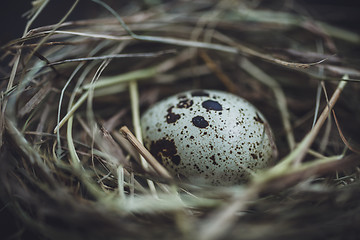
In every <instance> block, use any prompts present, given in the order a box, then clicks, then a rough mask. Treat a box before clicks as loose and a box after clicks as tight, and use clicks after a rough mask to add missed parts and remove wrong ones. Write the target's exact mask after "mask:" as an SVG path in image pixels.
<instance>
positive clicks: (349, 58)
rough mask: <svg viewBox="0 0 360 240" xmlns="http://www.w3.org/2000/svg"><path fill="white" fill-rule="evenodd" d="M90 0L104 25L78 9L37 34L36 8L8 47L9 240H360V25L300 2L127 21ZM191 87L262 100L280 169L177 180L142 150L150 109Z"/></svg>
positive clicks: (219, 6)
mask: <svg viewBox="0 0 360 240" xmlns="http://www.w3.org/2000/svg"><path fill="white" fill-rule="evenodd" d="M93 2H95V3H97V4H98V6H99V8H102V9H103V11H104V13H106V14H107V16H108V17H107V18H98V19H91V20H79V21H67V17H68V15H70V14H71V12H72V10H73V9H75V8H76V7H77V6H76V5H77V1H75V3H74V5H73V6H72V7H71V8H70V9H69V11H68V12H66V13H64V17H63V19H61V21H59V22H58V23H57V24H55V25H51V26H43V27H39V28H36V29H32V30H29V29H30V28H31V24H32V22H33V21H34V20H35V19H36V18H37V16H38V15H39V14H42V12H43V11H45V10H46V8H44V7H45V5H46V4H47V3H48V1H37V2H36V3H37V4H34V8H33V9H32V10H31V11H30V14H32V15H31V16H32V18H30V19H29V22H28V25H27V27H26V29H25V31H24V35H23V37H22V38H19V39H15V40H13V41H11V42H10V43H8V44H6V45H5V46H3V47H2V48H1V50H2V58H1V59H2V61H3V62H6V63H7V66H8V67H4V68H3V70H4V71H2V72H5V73H6V74H5V75H4V76H3V77H2V79H3V81H2V82H1V89H2V94H1V119H0V126H1V139H0V140H1V141H0V142H1V156H0V171H1V173H0V174H1V175H0V177H1V182H2V184H1V185H2V186H1V188H0V189H1V192H0V193H1V200H2V203H3V206H4V207H3V210H2V211H5V212H8V213H11V214H8V215H6V216H7V217H9V218H10V219H12V220H14V221H15V222H16V227H15V228H13V232H11V233H10V234H9V233H7V235H4V236H6V237H9V236H11V237H19V238H28V237H29V236H33V237H34V236H35V237H37V238H40V239H43V238H48V239H85V238H86V239H159V238H160V239H204V240H205V239H209V240H215V239H290V238H291V239H304V238H309V239H356V238H357V236H358V235H359V233H360V231H359V230H358V225H359V223H360V221H359V217H360V204H359V203H358V199H359V197H360V190H359V189H360V188H359V187H360V181H359V163H360V162H359V159H360V157H359V149H360V148H359V147H358V146H359V143H360V138H359V136H360V129H359V127H358V126H359V123H360V114H359V110H358V104H359V102H360V99H359V94H358V92H359V85H358V81H359V80H360V70H359V69H357V68H356V67H357V66H358V65H357V60H356V58H357V57H358V56H357V55H356V54H355V53H354V52H352V51H351V49H355V48H358V47H359V43H360V36H359V35H358V34H357V33H356V32H352V31H349V30H345V29H343V28H340V27H335V26H333V25H331V24H329V23H326V22H321V21H318V20H315V19H313V18H311V17H310V16H307V15H304V14H299V13H295V11H294V10H295V9H296V6H297V5H296V4H295V6H292V5H290V4H289V5H286V4H285V5H282V7H281V9H280V10H279V9H278V7H279V6H276V5H274V6H266V4H263V3H260V2H259V3H258V5H257V4H254V3H252V2H251V1H220V2H217V1H192V2H188V1H169V2H167V3H163V4H159V3H155V2H157V1H154V2H152V1H145V2H146V3H147V4H149V5H148V7H147V8H141V6H138V5H136V3H132V4H133V5H131V6H132V9H136V11H134V12H133V13H132V14H131V15H129V16H127V17H124V18H122V17H121V16H120V15H119V14H118V13H117V11H115V10H113V9H112V8H111V7H110V6H108V5H106V4H105V3H104V2H102V1H99V0H93ZM139 2H140V1H139ZM270 5H271V4H270ZM44 9H45V10H44ZM124 9H125V7H124ZM118 12H122V11H121V9H120V11H118ZM194 88H212V89H221V90H225V91H229V92H233V93H235V94H237V95H239V96H242V97H244V98H246V99H248V100H249V101H250V102H252V103H254V105H256V106H257V107H258V108H259V109H260V110H261V111H262V112H263V113H264V115H265V116H266V117H267V119H268V121H269V123H270V125H271V126H272V129H273V131H274V133H275V137H276V139H275V140H276V143H277V148H278V150H279V160H278V163H277V164H276V165H275V166H273V167H272V168H270V169H268V170H264V171H261V172H258V173H257V174H256V175H255V176H254V177H253V179H252V180H251V181H250V182H248V183H247V184H244V185H240V186H232V187H208V186H207V187H206V186H196V185H192V184H186V183H180V182H177V181H176V179H174V178H172V177H171V176H169V175H168V173H167V171H166V170H165V169H163V168H162V166H161V165H159V163H157V162H156V161H154V159H153V157H152V156H151V155H150V154H149V153H148V152H147V151H146V149H144V148H143V146H142V145H141V126H140V122H139V116H140V114H141V113H142V112H143V111H144V110H145V109H146V108H147V107H149V106H150V105H151V104H153V103H154V102H156V101H158V100H159V99H161V98H163V97H165V96H169V95H172V94H174V93H177V92H180V91H182V90H188V89H194ZM124 126H125V127H124ZM129 129H130V130H129ZM134 135H135V136H136V137H138V139H139V140H140V141H137V140H136V139H135V137H134ZM134 146H135V147H134ZM140 154H141V155H140ZM4 234H5V233H4ZM29 238H30V237H29Z"/></svg>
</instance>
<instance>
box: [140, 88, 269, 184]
mask: <svg viewBox="0 0 360 240" xmlns="http://www.w3.org/2000/svg"><path fill="white" fill-rule="evenodd" d="M141 125H142V129H143V138H144V144H145V146H146V147H147V148H148V149H149V151H150V152H151V153H152V154H153V156H154V157H155V158H156V159H157V160H158V161H159V162H160V163H161V164H162V165H163V166H164V167H165V168H166V169H167V170H168V171H169V172H170V173H171V174H172V175H173V176H177V177H179V178H180V179H186V180H187V181H190V182H191V183H194V184H209V185H221V186H227V185H234V184H239V183H243V182H246V181H247V180H248V179H249V177H250V176H251V175H252V173H254V172H255V171H256V170H258V169H262V168H266V167H268V166H269V165H271V164H272V162H273V161H274V155H275V154H274V153H275V152H276V147H275V145H274V143H273V140H272V139H273V138H272V136H271V130H270V129H269V126H268V124H267V121H266V119H265V117H264V116H263V115H262V114H261V113H260V112H259V110H257V109H256V108H255V107H254V106H253V105H252V104H250V103H249V102H248V101H246V100H245V99H243V98H241V97H239V96H236V95H233V94H230V93H226V92H222V91H217V90H191V91H187V92H183V93H179V94H177V95H175V96H171V97H168V98H166V99H164V100H162V101H160V102H158V103H156V104H154V105H153V106H152V107H150V108H149V109H148V110H147V111H146V112H145V113H144V114H143V115H142V117H141Z"/></svg>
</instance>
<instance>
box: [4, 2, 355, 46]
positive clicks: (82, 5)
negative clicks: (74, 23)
mask: <svg viewBox="0 0 360 240" xmlns="http://www.w3.org/2000/svg"><path fill="white" fill-rule="evenodd" d="M73 2H74V1H50V3H49V4H48V5H47V7H46V9H45V11H44V12H43V13H42V14H41V15H40V16H39V18H38V19H37V20H36V22H35V24H34V25H33V27H38V26H45V25H49V24H54V23H56V22H58V21H59V20H60V19H61V17H62V16H63V15H64V13H65V12H66V11H67V10H68V9H69V8H70V6H71V5H72V4H73ZM106 2H107V3H108V4H109V5H111V6H112V7H113V8H115V9H120V8H122V7H123V6H124V5H129V2H132V3H133V4H135V3H134V2H137V5H140V6H141V5H143V6H144V7H146V4H145V3H142V4H139V3H140V2H143V1H140V0H138V1H122V0H120V1H119V0H118V1H114V0H109V1H106ZM279 2H280V3H282V1H278V0H277V1H274V0H270V1H269V0H267V1H263V3H262V4H263V5H268V6H271V5H275V4H276V5H279ZM294 2H295V3H296V5H299V6H301V8H303V9H305V10H306V11H307V12H308V13H309V14H311V15H312V16H313V17H314V18H315V19H319V20H322V21H325V22H328V23H331V24H334V25H337V26H341V27H344V28H347V29H350V30H353V31H357V32H360V26H359V24H360V1H358V0H344V1H339V0H312V1H307V0H302V1H301V0H297V1H294ZM30 8H31V1H30V0H21V1H19V0H15V1H14V0H13V1H11V0H3V1H2V3H1V6H0V27H1V34H0V45H3V44H5V43H6V42H8V41H10V40H12V39H15V38H18V37H21V35H22V33H23V31H24V28H25V25H26V19H25V18H23V17H22V15H23V14H24V13H25V12H26V11H28V10H29V9H30ZM301 8H299V11H303V9H301ZM100 9H101V7H99V5H97V4H95V3H93V2H91V1H89V0H83V1H80V2H79V4H78V6H77V7H76V9H75V11H74V12H73V13H72V14H71V16H70V18H69V20H75V19H85V18H93V17H97V16H99V15H100Z"/></svg>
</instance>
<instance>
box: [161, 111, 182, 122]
mask: <svg viewBox="0 0 360 240" xmlns="http://www.w3.org/2000/svg"><path fill="white" fill-rule="evenodd" d="M173 108H174V107H170V108H169V109H168V110H167V113H168V114H167V115H166V116H165V118H166V122H167V123H175V122H176V121H177V120H179V119H180V114H175V113H173V112H172V109H173Z"/></svg>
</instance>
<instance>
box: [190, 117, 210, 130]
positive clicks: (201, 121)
mask: <svg viewBox="0 0 360 240" xmlns="http://www.w3.org/2000/svg"><path fill="white" fill-rule="evenodd" d="M191 121H192V123H193V124H194V126H196V127H198V128H206V127H207V126H209V122H208V121H206V120H205V118H204V117H202V116H196V117H193V119H192V120H191Z"/></svg>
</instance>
